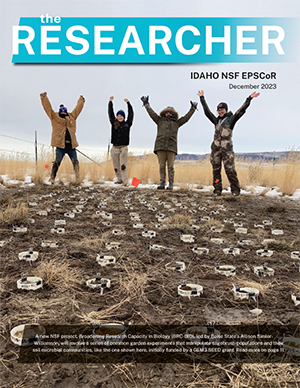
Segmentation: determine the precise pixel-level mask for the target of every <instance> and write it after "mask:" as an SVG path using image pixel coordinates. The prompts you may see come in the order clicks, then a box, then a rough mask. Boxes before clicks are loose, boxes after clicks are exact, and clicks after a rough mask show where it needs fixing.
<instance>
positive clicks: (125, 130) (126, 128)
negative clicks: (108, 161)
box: [108, 101, 133, 146]
mask: <svg viewBox="0 0 300 388" xmlns="http://www.w3.org/2000/svg"><path fill="white" fill-rule="evenodd" d="M127 108H128V118H127V120H126V121H125V120H123V121H121V122H119V121H117V119H116V116H115V113H114V108H113V103H112V101H109V103H108V117H109V121H110V122H111V143H112V144H113V145H114V146H128V145H129V140H130V137H129V135H130V127H131V126H132V121H133V109H132V106H131V104H130V102H129V101H128V102H127Z"/></svg>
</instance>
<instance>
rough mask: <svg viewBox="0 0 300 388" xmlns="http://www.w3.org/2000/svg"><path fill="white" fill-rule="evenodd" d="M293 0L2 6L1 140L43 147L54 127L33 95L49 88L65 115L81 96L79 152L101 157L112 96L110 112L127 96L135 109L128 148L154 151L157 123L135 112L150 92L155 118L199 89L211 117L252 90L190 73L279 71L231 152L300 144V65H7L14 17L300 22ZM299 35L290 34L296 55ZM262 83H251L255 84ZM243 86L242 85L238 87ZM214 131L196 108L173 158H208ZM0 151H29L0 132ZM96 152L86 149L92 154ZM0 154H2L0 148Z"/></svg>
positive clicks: (39, 0) (114, 0)
mask: <svg viewBox="0 0 300 388" xmlns="http://www.w3.org/2000/svg"><path fill="white" fill-rule="evenodd" d="M299 3H300V2H299V0H288V1H286V0H272V1H269V0H263V1H262V0H259V1H257V0H252V1H250V2H249V1H248V0H228V1H223V0H218V1H216V0H209V1H203V0H196V1H182V0H164V1H156V0H151V1H150V0H133V1H123V0H105V1H104V0H95V1H94V0H86V1H81V0H72V1H52V0H47V1H43V0H34V1H32V0H31V1H28V0H20V1H16V0H0V4H1V16H0V18H1V19H0V22H1V23H0V24H1V27H0V30H1V89H0V109H1V121H0V125H1V128H0V134H2V135H3V134H4V135H7V136H12V137H17V138H21V139H25V140H29V141H33V140H34V131H35V130H36V131H37V132H38V141H39V142H40V143H44V144H47V145H49V144H50V135H51V126H50V120H49V119H48V117H47V116H46V114H45V112H44V110H43V108H42V106H41V103H40V98H39V94H40V93H41V92H43V91H47V92H48V96H49V99H50V101H51V103H52V106H53V108H54V110H56V111H57V110H58V107H59V104H61V103H64V104H65V105H66V106H67V107H68V109H69V111H71V110H72V109H73V107H74V106H75V105H76V102H77V99H78V97H79V96H80V95H81V94H82V95H84V97H85V98H86V104H85V107H84V109H83V111H82V113H81V115H80V116H79V118H78V120H77V137H78V142H79V145H80V146H79V149H82V150H85V151H89V152H90V154H91V153H95V151H96V150H97V152H99V153H100V152H104V151H105V150H106V149H107V145H108V142H109V138H110V124H109V121H108V117H107V103H108V99H109V97H110V96H112V95H113V96H115V100H114V104H115V109H116V110H118V109H124V110H125V111H126V104H125V103H124V101H123V100H124V98H128V99H129V100H130V102H131V103H132V105H133V108H134V113H135V118H134V123H133V127H132V130H131V142H130V150H131V151H133V152H135V153H140V152H144V151H149V152H152V150H153V144H154V140H155V135H156V126H155V124H154V122H153V121H152V120H151V119H150V118H149V116H148V115H147V113H146V111H145V109H144V108H143V107H142V103H141V101H140V97H141V96H142V95H149V96H150V104H151V106H152V108H153V109H154V110H155V111H156V112H158V113H159V112H160V111H161V110H162V109H163V108H165V107H166V106H168V105H169V106H173V107H174V108H175V109H176V110H177V111H178V112H179V115H180V116H181V115H184V114H185V113H186V112H187V111H188V110H189V108H190V100H193V101H199V99H198V97H197V95H196V93H197V91H198V90H199V89H203V90H204V92H205V97H206V100H207V102H208V104H209V106H210V108H211V110H212V111H215V109H216V105H217V104H218V103H219V102H220V101H226V102H227V103H228V105H229V109H230V110H232V111H233V112H234V111H235V110H237V109H238V108H239V107H240V105H242V103H243V102H244V100H245V98H246V97H247V96H248V95H249V94H250V92H249V91H247V90H230V89H229V87H228V85H229V83H230V82H231V81H229V80H220V79H218V80H201V81H199V80H192V79H191V77H190V74H191V72H192V71H198V72H201V71H204V72H222V71H224V72H225V71H233V72H236V71H238V72H242V71H259V72H262V71H264V72H267V73H269V72H271V71H272V72H276V74H277V79H276V86H277V88H276V90H262V91H261V95H260V97H258V98H256V99H254V100H253V101H252V103H251V105H250V107H249V108H248V111H247V113H246V114H245V115H244V116H243V117H242V119H241V120H240V121H239V122H238V123H237V125H236V127H235V129H234V137H233V142H234V149H235V152H257V151H258V152H262V151H274V150H275V151H282V150H287V149H290V148H291V147H296V148H297V147H299V145H300V135H299V133H300V132H299V119H298V116H299V114H298V112H299V90H300V70H299V69H300V66H299V65H300V61H299V58H298V62H297V63H240V64H239V63H226V64H223V63H222V64H218V63H211V64H209V63H208V64H201V63H198V64H164V65H160V64H146V65H144V64H135V65H130V64H120V65H119V64H113V65H111V64H109V65H108V64H103V65H102V64H95V65H94V64H89V65H69V64H66V65H59V64H53V65H22V64H18V65H15V64H12V63H11V59H12V26H13V25H18V24H19V19H20V17H25V16H28V17H37V16H40V15H41V14H46V13H48V14H49V15H52V16H61V17H75V16H78V17H81V16H82V17H83V16H86V17H88V16H95V17H121V16H123V17H125V16H126V17H142V16H144V17H146V16H148V17H164V16H165V17H172V16H173V17H175V16H177V17H238V16H240V17H299V16H300V12H299ZM298 46H299V36H298V37H295V50H296V49H297V50H298V48H297V47H298ZM262 82H263V81H259V82H257V81H256V82H253V83H262ZM236 83H247V81H243V82H236ZM212 138H213V126H212V124H211V123H210V122H209V121H208V120H207V118H206V117H205V116H204V114H203V111H202V108H201V106H200V104H199V110H198V111H197V112H196V113H195V114H194V116H193V117H192V118H191V120H190V121H189V122H188V123H187V124H185V125H184V126H183V127H181V129H180V131H179V137H178V139H179V153H208V152H210V144H211V142H212ZM0 144H1V145H0V150H3V149H5V150H13V149H14V150H21V151H27V152H29V153H33V152H34V149H33V146H32V145H31V144H29V143H24V142H20V141H17V140H12V139H9V138H6V137H3V136H0ZM92 151H93V152H92ZM0 152H1V151H0Z"/></svg>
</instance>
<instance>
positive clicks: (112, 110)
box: [108, 96, 116, 124]
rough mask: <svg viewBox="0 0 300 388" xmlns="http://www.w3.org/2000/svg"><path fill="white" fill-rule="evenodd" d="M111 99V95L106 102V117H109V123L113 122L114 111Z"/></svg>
mask: <svg viewBox="0 0 300 388" xmlns="http://www.w3.org/2000/svg"><path fill="white" fill-rule="evenodd" d="M113 99H114V97H113V96H111V97H110V99H109V102H108V118H109V121H110V122H111V124H113V123H114V122H115V118H116V116H115V112H114V107H113Z"/></svg>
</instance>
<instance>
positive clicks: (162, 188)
mask: <svg viewBox="0 0 300 388" xmlns="http://www.w3.org/2000/svg"><path fill="white" fill-rule="evenodd" d="M164 189H165V181H161V182H160V184H159V186H157V190H164Z"/></svg>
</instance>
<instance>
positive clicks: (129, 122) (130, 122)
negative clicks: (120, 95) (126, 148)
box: [124, 98, 133, 127]
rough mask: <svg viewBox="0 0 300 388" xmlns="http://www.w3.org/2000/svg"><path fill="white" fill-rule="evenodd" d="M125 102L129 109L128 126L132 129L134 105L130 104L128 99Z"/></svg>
mask: <svg viewBox="0 0 300 388" xmlns="http://www.w3.org/2000/svg"><path fill="white" fill-rule="evenodd" d="M124 101H125V102H126V104H127V109H128V115H127V124H128V125H129V126H130V127H131V126H132V121H133V108H132V105H131V104H130V102H129V100H128V99H127V98H125V99H124Z"/></svg>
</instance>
